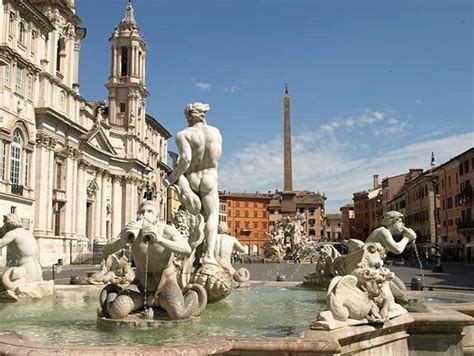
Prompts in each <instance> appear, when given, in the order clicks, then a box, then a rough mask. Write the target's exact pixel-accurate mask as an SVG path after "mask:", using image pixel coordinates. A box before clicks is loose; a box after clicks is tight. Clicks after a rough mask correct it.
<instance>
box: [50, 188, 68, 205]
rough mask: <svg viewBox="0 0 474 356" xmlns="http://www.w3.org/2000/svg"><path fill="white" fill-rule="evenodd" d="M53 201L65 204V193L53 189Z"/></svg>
mask: <svg viewBox="0 0 474 356" xmlns="http://www.w3.org/2000/svg"><path fill="white" fill-rule="evenodd" d="M53 200H54V201H57V202H61V203H65V202H66V201H67V199H66V191H65V190H62V189H54V190H53Z"/></svg>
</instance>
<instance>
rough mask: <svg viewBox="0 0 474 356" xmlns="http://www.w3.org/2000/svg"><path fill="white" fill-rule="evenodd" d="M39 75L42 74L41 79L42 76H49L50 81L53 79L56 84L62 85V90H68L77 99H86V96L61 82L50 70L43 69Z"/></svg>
mask: <svg viewBox="0 0 474 356" xmlns="http://www.w3.org/2000/svg"><path fill="white" fill-rule="evenodd" d="M39 76H40V79H41V78H47V79H49V80H50V81H52V82H53V83H54V84H56V85H57V86H58V87H60V88H61V89H62V90H64V91H65V92H67V93H68V94H69V95H71V96H73V97H74V98H75V99H76V100H79V101H84V102H85V100H84V98H83V97H82V96H80V95H79V94H78V93H77V92H76V91H75V90H74V89H72V88H69V87H68V86H67V85H66V84H64V83H63V82H61V81H60V80H59V79H58V78H57V77H56V76H54V75H52V74H51V73H48V72H45V71H41V72H40V73H39Z"/></svg>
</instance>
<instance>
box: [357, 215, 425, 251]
mask: <svg viewBox="0 0 474 356" xmlns="http://www.w3.org/2000/svg"><path fill="white" fill-rule="evenodd" d="M402 219H403V214H401V213H399V212H398V211H389V212H387V213H385V214H384V217H383V220H382V226H381V227H379V228H377V229H375V230H374V231H372V233H371V234H370V235H369V237H368V238H367V240H366V242H378V243H380V244H381V245H382V246H383V247H384V248H385V249H386V250H387V251H390V252H392V253H394V254H397V255H399V254H401V253H402V252H403V251H404V250H405V247H406V246H407V245H408V244H409V243H412V242H414V241H415V239H416V233H415V231H413V230H412V229H410V228H407V227H406V226H405V225H404V223H403V220H402ZM396 236H401V237H402V238H401V240H400V241H398V242H397V241H395V239H394V237H396Z"/></svg>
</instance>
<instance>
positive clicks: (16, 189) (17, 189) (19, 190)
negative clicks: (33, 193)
mask: <svg viewBox="0 0 474 356" xmlns="http://www.w3.org/2000/svg"><path fill="white" fill-rule="evenodd" d="M11 192H12V194H15V195H21V196H23V186H22V185H18V184H12V190H11Z"/></svg>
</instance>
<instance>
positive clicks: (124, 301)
mask: <svg viewBox="0 0 474 356" xmlns="http://www.w3.org/2000/svg"><path fill="white" fill-rule="evenodd" d="M157 214H158V207H157V206H156V205H155V204H154V203H152V202H150V201H145V202H143V203H142V204H141V206H140V210H139V213H138V220H137V221H132V222H130V223H128V224H127V225H126V226H125V229H124V230H123V231H122V233H121V234H120V236H119V237H118V238H117V239H115V240H113V241H111V242H109V243H108V244H107V245H105V246H104V256H107V255H109V254H112V253H114V252H116V251H118V250H120V249H122V248H124V247H125V245H126V244H127V243H129V244H130V246H131V251H132V255H133V259H134V261H135V265H136V271H135V280H134V281H133V282H132V283H131V284H130V285H129V286H128V287H126V288H125V289H124V290H121V291H115V292H114V291H113V288H116V287H114V286H111V285H109V286H110V287H109V286H107V287H105V288H104V291H105V293H104V291H103V292H102V295H101V301H102V302H103V310H104V309H105V313H106V316H109V317H111V318H112V319H121V318H125V317H126V316H127V315H128V314H130V313H131V312H133V311H136V310H139V309H141V308H142V307H143V306H145V299H146V301H147V304H148V306H155V307H158V306H159V307H161V308H163V309H164V310H166V312H167V313H168V315H169V316H170V317H171V318H172V319H185V318H188V317H190V316H192V315H195V313H196V312H197V310H198V304H199V303H200V302H202V301H201V300H199V298H200V297H201V296H200V295H199V294H198V293H197V292H196V291H194V290H187V291H186V292H187V293H185V295H184V296H183V292H181V289H180V288H179V286H178V282H177V272H176V269H175V266H174V264H173V261H174V254H182V255H186V256H189V255H190V254H191V248H190V246H189V245H188V243H187V241H186V240H185V239H184V237H183V236H182V235H181V234H180V233H179V231H178V230H176V228H174V227H173V226H170V225H166V224H165V223H164V222H162V221H159V220H158V218H157ZM147 262H148V265H147ZM108 287H109V288H108ZM199 287H200V286H199ZM145 288H146V290H147V293H146V294H147V295H146V296H145V295H144V294H145ZM201 288H202V287H201ZM198 292H199V291H198ZM203 292H204V294H205V291H204V290H203ZM204 303H205V302H204ZM104 304H105V305H104Z"/></svg>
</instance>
